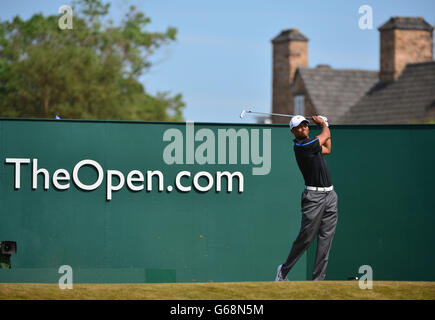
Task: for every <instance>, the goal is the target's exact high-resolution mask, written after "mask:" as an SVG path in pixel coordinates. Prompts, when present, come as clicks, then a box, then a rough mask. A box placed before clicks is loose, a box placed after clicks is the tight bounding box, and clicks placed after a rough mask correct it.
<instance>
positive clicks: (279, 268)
mask: <svg viewBox="0 0 435 320" xmlns="http://www.w3.org/2000/svg"><path fill="white" fill-rule="evenodd" d="M281 267H282V264H280V265H279V266H278V269H277V270H276V277H275V281H288V279H287V276H286V277H285V278H283V277H282V274H281Z"/></svg>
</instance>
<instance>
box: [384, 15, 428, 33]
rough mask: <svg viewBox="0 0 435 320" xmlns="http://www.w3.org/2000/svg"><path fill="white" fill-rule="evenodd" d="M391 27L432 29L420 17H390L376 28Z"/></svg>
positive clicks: (387, 28) (386, 28)
mask: <svg viewBox="0 0 435 320" xmlns="http://www.w3.org/2000/svg"><path fill="white" fill-rule="evenodd" d="M391 29H401V30H427V31H432V30H433V27H432V26H431V25H430V24H429V23H427V22H426V21H425V20H424V19H423V18H422V17H416V18H415V17H391V18H390V20H388V21H387V22H385V23H384V24H383V25H382V26H380V27H379V28H378V30H379V31H384V30H391Z"/></svg>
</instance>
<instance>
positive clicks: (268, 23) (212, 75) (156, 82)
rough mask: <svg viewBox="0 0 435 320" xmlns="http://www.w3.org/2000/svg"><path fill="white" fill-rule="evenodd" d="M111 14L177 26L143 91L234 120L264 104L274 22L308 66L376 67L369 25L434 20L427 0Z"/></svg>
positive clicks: (159, 8) (188, 1)
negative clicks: (176, 97) (302, 46)
mask: <svg viewBox="0 0 435 320" xmlns="http://www.w3.org/2000/svg"><path fill="white" fill-rule="evenodd" d="M104 2H107V1H104ZM70 3H71V1H70V0H47V1H31V0H15V1H9V0H7V1H6V0H0V19H2V20H9V19H11V18H12V17H14V16H16V15H19V16H20V17H22V18H25V19H26V18H29V17H30V16H31V15H33V14H35V13H39V12H42V13H43V14H45V15H50V14H57V13H58V9H59V7H60V6H61V5H63V4H70ZM111 3H112V6H111V9H112V10H111V16H112V17H113V19H114V20H115V21H119V19H120V18H121V17H122V15H123V14H124V13H125V12H126V8H127V5H126V4H134V5H136V6H137V7H139V8H140V10H141V11H143V12H144V13H145V14H146V15H147V16H149V17H150V18H151V19H152V23H151V24H150V26H149V30H150V31H164V30H166V28H167V27H168V26H173V27H176V28H177V29H178V39H177V41H176V42H175V43H172V44H170V45H169V46H166V47H163V48H161V49H160V50H159V51H158V52H157V53H156V55H155V56H154V57H153V59H152V60H153V61H154V62H155V65H154V67H153V68H152V69H151V70H150V72H148V73H147V74H146V75H144V76H143V78H142V81H143V83H144V85H145V87H146V89H147V91H149V92H151V93H155V92H157V91H170V92H172V93H173V94H175V93H182V94H183V97H184V101H185V102H186V104H187V107H186V109H185V111H184V116H185V119H186V120H190V121H195V122H228V123H233V122H245V123H246V122H255V119H254V118H253V117H251V118H247V119H245V120H241V119H240V118H239V115H240V112H241V110H242V109H247V108H248V107H249V109H253V110H256V111H261V112H270V111H271V96H272V46H271V42H270V40H271V39H272V38H273V37H274V36H276V35H277V34H278V33H279V32H280V31H281V30H283V29H288V28H298V29H299V30H300V31H301V32H302V33H303V34H304V35H305V36H307V37H308V38H309V44H308V55H309V66H310V67H315V66H316V65H318V64H329V65H331V67H333V68H338V69H341V68H353V69H367V70H377V69H379V32H378V30H377V27H379V26H380V25H381V24H383V23H384V22H385V21H387V20H388V19H389V18H390V17H391V16H422V17H424V18H425V20H426V21H427V22H429V23H430V24H432V25H435V1H433V0H413V1H409V0H395V1H393V0H382V1H379V0H378V1H374V0H336V1H320V0H318V1H313V0H305V1H300V0H299V1H289V0H287V1H285V0H269V1H266V0H263V1H261V0H249V1H248V0H232V1H229V0H219V1H207V0H202V1H200V0H183V1H179V0H172V1H169V0H131V1H126V0H114V1H111ZM362 5H370V6H371V7H372V8H373V29H372V30H361V29H360V28H359V27H358V21H359V19H360V17H361V14H359V13H358V9H359V7H360V6H362Z"/></svg>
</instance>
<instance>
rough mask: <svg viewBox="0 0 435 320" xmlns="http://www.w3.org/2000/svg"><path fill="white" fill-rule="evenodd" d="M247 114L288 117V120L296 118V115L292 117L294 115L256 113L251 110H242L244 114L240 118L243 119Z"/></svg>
mask: <svg viewBox="0 0 435 320" xmlns="http://www.w3.org/2000/svg"><path fill="white" fill-rule="evenodd" d="M247 113H255V114H265V115H272V116H279V117H288V118H292V117H294V115H292V114H282V113H270V112H255V111H251V110H242V112H241V113H240V118H242V119H243V118H244V117H245V115H246V114H247Z"/></svg>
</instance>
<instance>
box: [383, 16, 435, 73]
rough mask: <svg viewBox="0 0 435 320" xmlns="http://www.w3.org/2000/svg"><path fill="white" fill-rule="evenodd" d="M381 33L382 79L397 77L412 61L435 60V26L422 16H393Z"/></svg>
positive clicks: (384, 25)
mask: <svg viewBox="0 0 435 320" xmlns="http://www.w3.org/2000/svg"><path fill="white" fill-rule="evenodd" d="M378 30H379V32H380V33H381V46H380V47H381V57H380V59H381V61H380V64H381V68H380V69H381V70H380V72H379V79H380V80H381V81H385V82H388V81H393V80H396V79H397V78H398V77H399V76H400V74H401V73H402V70H403V69H404V68H405V66H406V65H407V64H408V63H417V62H427V61H432V60H433V35H432V32H433V27H432V26H431V25H430V24H429V23H427V22H426V21H425V20H424V19H423V18H422V17H418V18H414V17H392V18H390V20H388V21H387V22H386V23H384V24H383V25H382V26H380V27H379V28H378Z"/></svg>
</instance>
